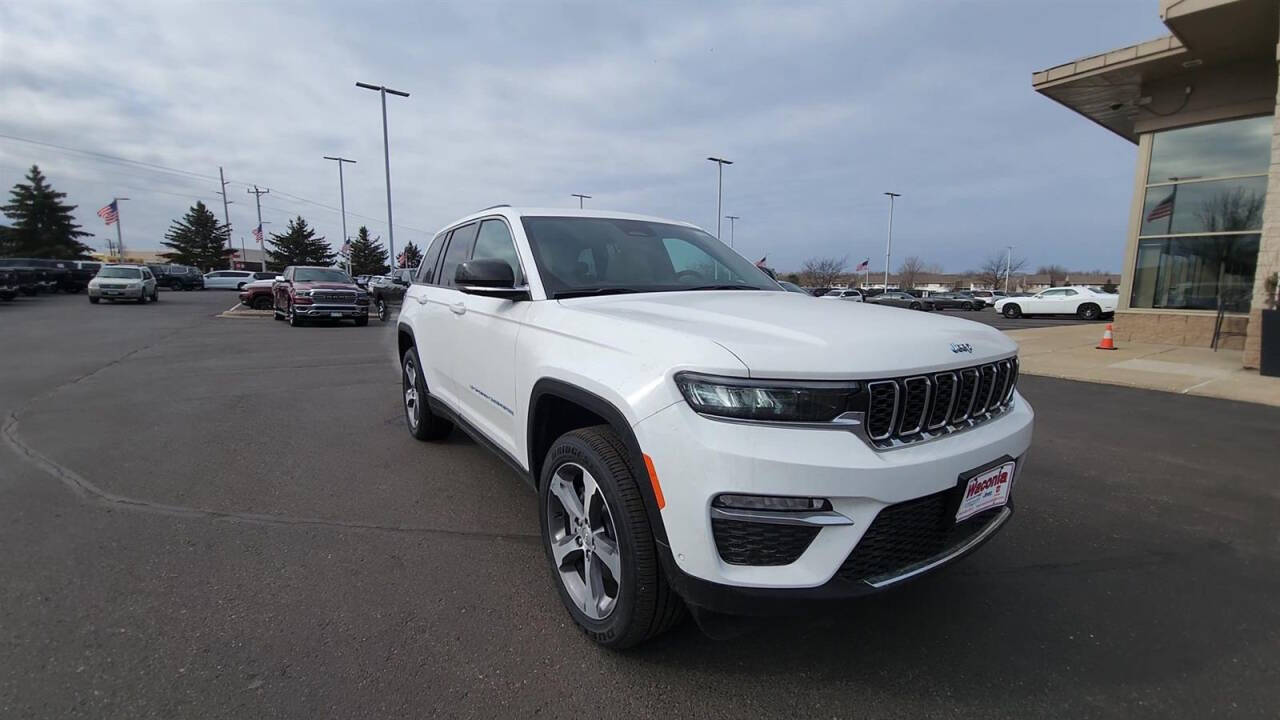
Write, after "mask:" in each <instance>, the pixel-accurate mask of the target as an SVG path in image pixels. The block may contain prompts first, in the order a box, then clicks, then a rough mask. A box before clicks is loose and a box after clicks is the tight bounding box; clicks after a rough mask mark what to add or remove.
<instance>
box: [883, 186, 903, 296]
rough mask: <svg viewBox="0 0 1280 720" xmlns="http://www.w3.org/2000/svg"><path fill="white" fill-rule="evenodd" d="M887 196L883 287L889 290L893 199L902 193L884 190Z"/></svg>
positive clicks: (886, 290)
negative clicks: (887, 214)
mask: <svg viewBox="0 0 1280 720" xmlns="http://www.w3.org/2000/svg"><path fill="white" fill-rule="evenodd" d="M885 195H888V196H889V237H888V239H886V240H885V241H884V289H885V292H888V291H889V257H890V256H891V255H892V253H893V201H894V200H895V199H896V198H900V197H902V193H896V192H886V193H885Z"/></svg>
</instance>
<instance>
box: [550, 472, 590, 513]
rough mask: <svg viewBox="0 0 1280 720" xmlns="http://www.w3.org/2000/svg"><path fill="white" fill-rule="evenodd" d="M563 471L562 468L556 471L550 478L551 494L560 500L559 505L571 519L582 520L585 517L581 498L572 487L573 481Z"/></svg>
mask: <svg viewBox="0 0 1280 720" xmlns="http://www.w3.org/2000/svg"><path fill="white" fill-rule="evenodd" d="M563 473H564V469H563V468H562V469H560V470H558V471H556V474H555V477H553V478H551V494H552V495H555V496H556V499H557V500H559V501H560V507H562V508H564V511H565V512H566V513H567V514H568V515H569V518H570V519H571V520H582V519H584V518H586V512H585V509H584V508H583V506H582V500H580V499H579V498H578V491H577V490H576V489H574V487H573V483H572V482H571V481H569V479H568V478H566V477H565V476H564V474H563ZM584 475H585V473H584Z"/></svg>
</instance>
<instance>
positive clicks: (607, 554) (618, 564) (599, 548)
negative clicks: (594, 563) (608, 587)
mask: <svg viewBox="0 0 1280 720" xmlns="http://www.w3.org/2000/svg"><path fill="white" fill-rule="evenodd" d="M594 535H595V538H594V541H593V542H594V550H595V556H596V558H598V559H599V561H600V563H601V564H603V565H604V566H605V568H607V569H608V570H609V574H610V575H612V576H613V581H614V582H615V583H618V584H621V583H622V558H621V557H619V556H618V543H616V542H614V540H613V538H611V537H609V536H608V535H605V534H604V532H603V531H601V530H597V531H595V533H594Z"/></svg>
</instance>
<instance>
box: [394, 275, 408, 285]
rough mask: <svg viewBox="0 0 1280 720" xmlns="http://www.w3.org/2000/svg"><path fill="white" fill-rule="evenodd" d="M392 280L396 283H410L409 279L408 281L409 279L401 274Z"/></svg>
mask: <svg viewBox="0 0 1280 720" xmlns="http://www.w3.org/2000/svg"><path fill="white" fill-rule="evenodd" d="M391 282H393V283H395V284H396V285H408V284H409V281H408V280H405V279H404V278H402V277H400V276H399V275H397V276H396V277H394V278H392V279H391Z"/></svg>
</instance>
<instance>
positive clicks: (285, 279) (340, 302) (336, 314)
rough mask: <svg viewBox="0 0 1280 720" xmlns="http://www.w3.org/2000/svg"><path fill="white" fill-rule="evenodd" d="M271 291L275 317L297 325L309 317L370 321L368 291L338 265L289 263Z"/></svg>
mask: <svg viewBox="0 0 1280 720" xmlns="http://www.w3.org/2000/svg"><path fill="white" fill-rule="evenodd" d="M271 295H272V307H271V309H272V310H274V311H275V318H276V319H277V320H288V321H289V324H290V325H292V326H294V327H297V326H299V325H303V324H305V323H306V322H307V321H309V320H354V321H355V323H356V325H368V324H369V294H368V293H366V292H365V291H364V290H363V289H362V288H361V287H360V286H359V285H356V283H355V281H354V280H352V279H351V276H350V275H347V274H346V273H345V272H343V271H342V270H339V269H338V268H332V267H307V266H301V265H299V266H293V265H290V266H289V267H287V268H285V269H284V272H283V273H281V275H280V277H278V278H276V279H275V282H273V283H272V287H271Z"/></svg>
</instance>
